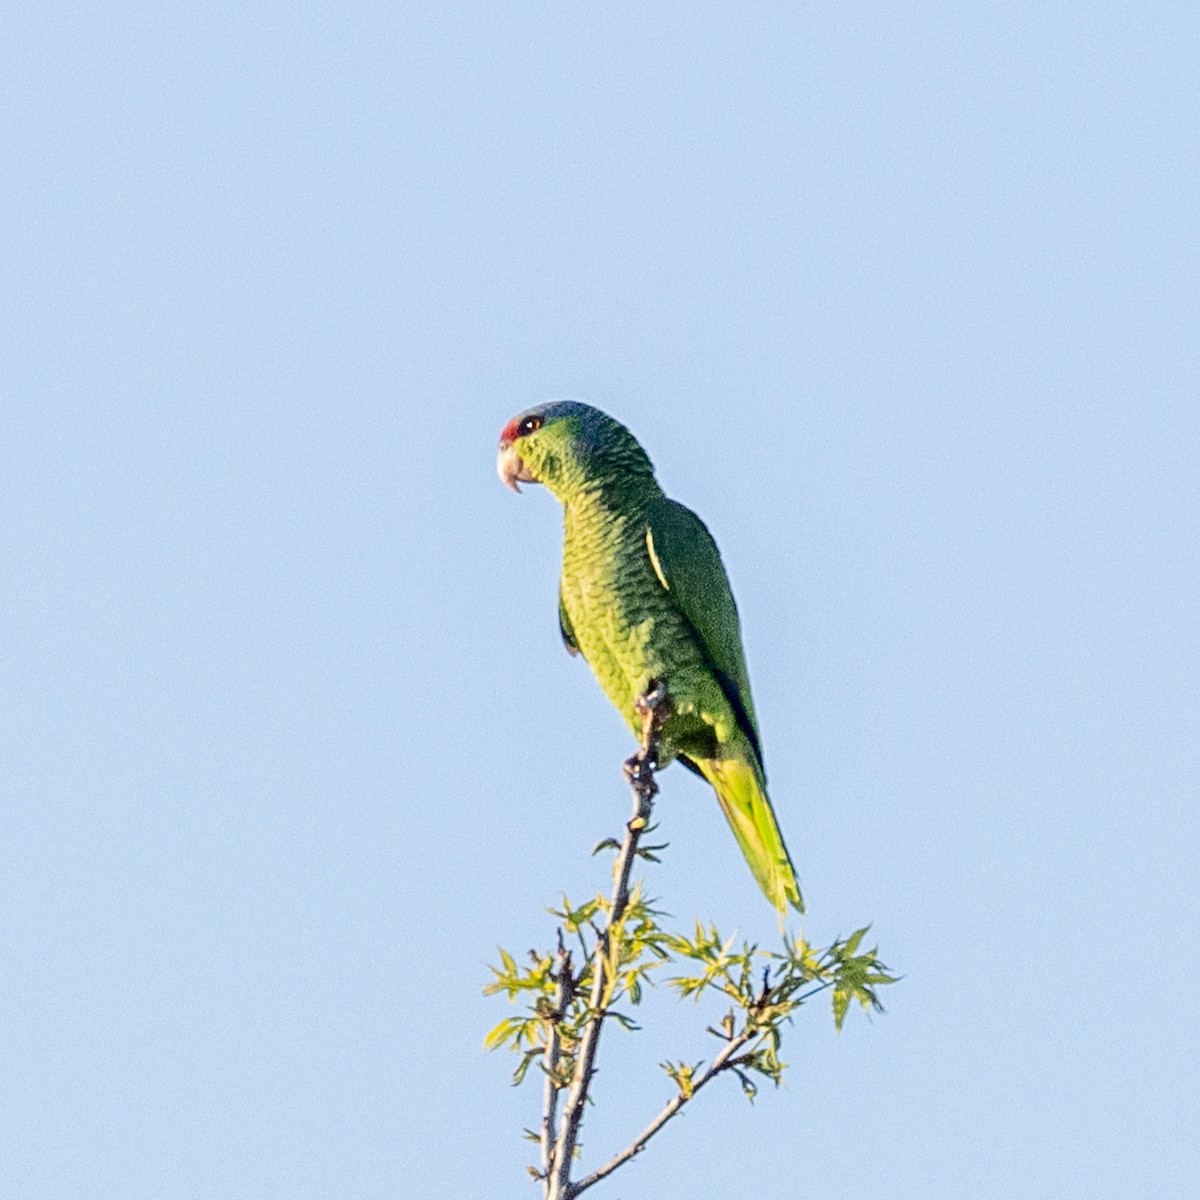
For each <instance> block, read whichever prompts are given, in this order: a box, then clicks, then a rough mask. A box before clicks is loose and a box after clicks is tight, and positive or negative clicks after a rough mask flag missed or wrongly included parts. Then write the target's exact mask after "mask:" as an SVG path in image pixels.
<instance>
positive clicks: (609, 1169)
mask: <svg viewBox="0 0 1200 1200" xmlns="http://www.w3.org/2000/svg"><path fill="white" fill-rule="evenodd" d="M764 1032H765V1031H764V1030H762V1029H753V1028H746V1029H743V1030H742V1032H741V1033H739V1034H738V1035H737V1037H734V1038H731V1039H730V1040H729V1042H727V1043H726V1044H725V1045H724V1046H723V1047H722V1048H721V1052H720V1053H719V1054H718V1055H717V1056H716V1058H714V1059H713V1060H712V1062H711V1063H709V1064H708V1066H707V1067H706V1068H705V1069H704V1070H703V1071H701V1072H700V1074H699V1075H698V1076H697V1077H696V1078H695V1079H694V1080H693V1081H692V1082H691V1085H690V1087H689V1089H688V1091H687V1093H686V1094H685V1093H684V1092H683V1091H680V1092H678V1093H677V1094H676V1095H674V1096H672V1097H671V1099H670V1100H668V1101H667V1103H666V1104H665V1105H664V1106H663V1109H662V1111H661V1112H660V1113H659V1114H658V1116H657V1117H655V1118H654V1120H653V1121H651V1122H650V1124H649V1125H647V1126H646V1128H645V1129H643V1130H642V1132H641V1133H639V1134H638V1135H637V1137H635V1138H634V1139H633V1141H632V1142H630V1143H629V1145H628V1146H626V1147H625V1149H624V1150H622V1151H621V1152H620V1153H619V1154H614V1155H613V1157H612V1158H610V1159H609V1160H608V1162H606V1163H605V1164H604V1165H603V1166H602V1167H597V1168H596V1169H595V1170H594V1171H593V1172H592V1173H591V1174H590V1175H587V1176H585V1177H584V1178H583V1179H581V1180H580V1181H579V1182H578V1183H573V1184H571V1186H570V1187H569V1188H568V1190H567V1200H573V1198H574V1197H575V1196H578V1195H579V1193H580V1192H583V1191H586V1190H587V1189H588V1188H590V1187H591V1186H592V1184H593V1183H599V1182H600V1180H602V1179H604V1178H605V1177H606V1176H608V1175H611V1174H612V1173H613V1172H614V1171H615V1170H616V1169H617V1168H618V1167H619V1166H620V1165H621V1164H622V1163H627V1162H628V1161H629V1160H630V1159H631V1158H633V1157H634V1156H635V1155H638V1154H641V1152H642V1151H643V1150H644V1149H645V1148H646V1143H647V1142H648V1141H649V1140H650V1139H651V1138H652V1137H653V1136H654V1135H655V1134H656V1133H657V1132H658V1131H659V1130H660V1129H661V1128H662V1127H663V1126H664V1125H665V1124H666V1123H667V1122H668V1121H669V1120H671V1118H672V1117H674V1116H676V1115H677V1114H678V1112H679V1110H680V1109H681V1108H683V1106H684V1105H685V1104H687V1102H688V1101H689V1100H691V1098H692V1097H693V1096H695V1094H696V1093H697V1092H698V1091H699V1090H700V1089H701V1088H702V1087H703V1086H704V1085H705V1084H706V1083H708V1082H709V1081H710V1080H712V1079H715V1078H716V1077H717V1076H718V1075H719V1074H720V1073H721V1072H722V1071H728V1070H732V1069H733V1068H735V1067H738V1066H741V1065H742V1063H743V1062H744V1061H745V1060H744V1059H742V1058H739V1057H738V1056H737V1054H738V1051H739V1050H741V1049H742V1048H743V1047H744V1046H745V1045H746V1044H747V1043H749V1042H752V1041H753V1040H754V1039H755V1038H756V1037H760V1036H761V1035H762V1034H763V1033H764Z"/></svg>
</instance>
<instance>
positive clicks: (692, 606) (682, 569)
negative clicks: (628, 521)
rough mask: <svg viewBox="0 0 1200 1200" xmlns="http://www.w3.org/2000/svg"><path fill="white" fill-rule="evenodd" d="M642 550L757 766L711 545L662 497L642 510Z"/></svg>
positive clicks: (737, 632) (743, 676)
mask: <svg viewBox="0 0 1200 1200" xmlns="http://www.w3.org/2000/svg"><path fill="white" fill-rule="evenodd" d="M646 549H647V550H648V551H649V554H650V562H651V563H652V564H653V566H654V572H655V574H656V575H657V576H658V579H659V582H660V583H661V584H662V585H663V587H664V588H666V589H667V591H668V592H669V593H670V595H671V598H672V599H673V600H674V602H675V603H676V604H677V605H678V607H679V609H680V611H681V612H682V613H683V615H684V616H685V617H686V618H687V620H688V623H689V624H690V625H691V626H692V628H693V629H694V630H695V631H696V634H697V636H698V637H699V639H700V642H701V644H702V645H703V647H704V650H705V652H706V654H707V657H708V660H709V662H710V663H711V664H712V666H713V669H714V670H715V672H716V674H717V678H718V679H719V680H720V683H721V687H722V688H723V689H724V691H725V694H726V696H727V697H728V698H729V702H730V705H731V706H732V707H733V710H734V712H735V713H736V714H737V717H738V724H739V725H741V727H742V732H743V733H745V735H746V737H747V738H748V739H749V741H750V744H751V745H752V746H753V747H754V752H755V754H756V755H757V756H758V765H759V768H760V769H761V768H762V745H761V743H760V741H759V736H758V720H757V718H756V717H755V715H754V702H753V700H751V698H750V677H749V674H748V673H747V671H746V655H745V652H744V651H743V649H742V631H741V625H740V622H739V621H738V611H737V604H736V603H734V599H733V591H732V590H731V588H730V586H729V577H728V576H727V575H726V574H725V564H724V563H722V562H721V552H720V551H719V550H718V549H717V543H716V542H715V541H713V536H712V534H711V533H709V532H708V528H707V527H706V526H705V524H704V522H703V521H701V520H700V518H699V517H698V516H696V514H695V513H694V512H692V510H691V509H690V508H685V507H684V506H683V505H682V504H679V503H677V502H676V501H674V500H669V499H668V498H667V497H666V496H662V497H660V498H659V499H657V500H654V501H653V502H652V503H651V505H650V509H649V511H648V513H647V528H646Z"/></svg>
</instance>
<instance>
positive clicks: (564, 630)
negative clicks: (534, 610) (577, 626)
mask: <svg viewBox="0 0 1200 1200" xmlns="http://www.w3.org/2000/svg"><path fill="white" fill-rule="evenodd" d="M558 631H559V633H561V634H562V640H563V645H564V646H566V648H567V653H568V654H570V655H571V656H572V657H574V656H575V655H576V654H578V653H579V643H578V642H577V641H576V640H575V630H574V629H572V628H571V618H570V617H568V616H567V606H566V605H565V604H564V603H563V597H562V588H559V590H558Z"/></svg>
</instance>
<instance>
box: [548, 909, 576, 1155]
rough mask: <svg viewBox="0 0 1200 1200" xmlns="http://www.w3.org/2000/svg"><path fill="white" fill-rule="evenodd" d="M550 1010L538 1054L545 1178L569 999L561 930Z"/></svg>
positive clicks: (566, 957) (551, 1150) (568, 973)
mask: <svg viewBox="0 0 1200 1200" xmlns="http://www.w3.org/2000/svg"><path fill="white" fill-rule="evenodd" d="M554 978H555V981H556V985H555V989H554V1009H553V1011H552V1012H551V1014H550V1020H549V1022H548V1024H549V1036H548V1037H547V1038H546V1050H545V1053H544V1055H543V1056H542V1069H543V1070H544V1071H545V1072H546V1088H545V1092H544V1094H543V1100H542V1178H543V1179H549V1178H550V1174H551V1172H552V1171H553V1170H554V1150H555V1146H554V1118H555V1116H556V1115H557V1110H558V1093H559V1091H560V1089H561V1087H562V1085H561V1084H560V1083H559V1082H558V1058H559V1052H560V1049H561V1045H562V1043H561V1041H560V1039H559V1035H558V1027H559V1025H560V1024H561V1023H562V1019H563V1016H564V1014H565V1013H566V1011H567V1004H568V1002H569V1001H570V999H571V991H572V986H571V985H572V982H573V981H572V979H571V952H570V951H569V950H568V949H567V948H566V947H565V946H564V945H563V940H562V930H561V929H560V930H559V931H558V953H557V954H556V955H555V958H554Z"/></svg>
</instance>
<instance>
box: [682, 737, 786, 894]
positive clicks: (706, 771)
mask: <svg viewBox="0 0 1200 1200" xmlns="http://www.w3.org/2000/svg"><path fill="white" fill-rule="evenodd" d="M696 766H697V767H698V768H699V769H700V773H701V774H702V775H703V776H704V778H705V779H707V780H708V782H709V783H711V784H712V786H713V790H714V791H715V792H716V793H717V799H718V800H719V801H720V802H721V811H722V812H724V814H725V819H726V820H727V821H728V822H729V826H730V828H731V829H732V830H733V835H734V837H736V838H737V840H738V845H739V846H741V848H742V853H743V854H744V855H745V856H746V862H747V863H749V864H750V870H751V871H752V872H753V873H754V878H755V879H757V880H758V886H759V887H760V888H762V890H763V892H764V893H765V894H766V897H767V899H768V900H770V901H771V903H772V904H773V905H775V907H776V908H777V909H778V910H779V913H780V915H781V916H782V914H783V913H785V912H787V906H788V905H789V904H791V905H792V906H793V907H795V908H796V909H798V910H799V911H800V912H803V911H804V900H803V898H802V897H801V895H800V883H799V881H798V880H797V879H796V871H795V868H794V867H793V866H792V860H791V859H790V858H789V857H788V852H787V847H786V846H785V845H784V844H783V834H782V833H780V831H779V824H778V822H777V821H776V820H775V812H774V810H773V809H772V808H771V801H770V800H769V799H768V798H767V788H766V784H765V782H764V780H763V776H762V771H761V769H760V768H759V766H758V764H757V763H755V762H753V761H747V760H746V759H742V758H723V759H718V758H708V759H700V760H698V761H697V762H696Z"/></svg>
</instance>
